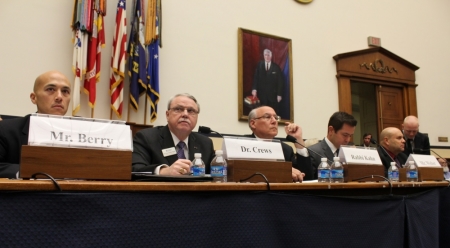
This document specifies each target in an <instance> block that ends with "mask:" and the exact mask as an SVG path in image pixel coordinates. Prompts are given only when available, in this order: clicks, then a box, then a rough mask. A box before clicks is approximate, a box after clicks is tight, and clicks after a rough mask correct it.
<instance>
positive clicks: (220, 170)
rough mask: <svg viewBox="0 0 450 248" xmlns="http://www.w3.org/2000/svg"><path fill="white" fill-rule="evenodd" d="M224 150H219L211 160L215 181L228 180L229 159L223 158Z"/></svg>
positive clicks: (212, 174)
mask: <svg viewBox="0 0 450 248" xmlns="http://www.w3.org/2000/svg"><path fill="white" fill-rule="evenodd" d="M222 155H223V151H222V150H217V151H216V156H215V157H214V158H213V160H212V161H211V177H212V178H213V182H226V181H227V161H225V159H224V158H223V156H222Z"/></svg>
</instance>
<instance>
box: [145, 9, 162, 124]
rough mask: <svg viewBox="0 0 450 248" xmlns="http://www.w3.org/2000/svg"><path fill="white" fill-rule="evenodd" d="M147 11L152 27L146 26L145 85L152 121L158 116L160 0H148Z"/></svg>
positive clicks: (149, 23) (148, 20) (148, 22)
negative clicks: (147, 55)
mask: <svg viewBox="0 0 450 248" xmlns="http://www.w3.org/2000/svg"><path fill="white" fill-rule="evenodd" d="M148 4H149V7H148V8H149V11H152V12H153V13H151V14H148V15H147V17H149V18H151V20H150V19H147V24H148V25H153V26H152V27H147V29H146V30H147V32H151V34H147V33H146V35H147V39H146V41H147V42H150V44H149V45H148V47H147V49H148V53H149V60H148V66H147V76H148V80H149V83H148V85H147V90H146V94H147V99H148V101H149V102H150V121H151V122H154V121H155V120H156V119H157V118H158V113H157V110H158V102H159V41H160V40H159V38H160V37H159V21H160V19H159V18H160V16H161V1H160V0H149V1H148Z"/></svg>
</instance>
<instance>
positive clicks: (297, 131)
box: [284, 122, 305, 149]
mask: <svg viewBox="0 0 450 248" xmlns="http://www.w3.org/2000/svg"><path fill="white" fill-rule="evenodd" d="M284 124H285V125H286V126H284V131H286V135H291V136H293V137H295V138H296V139H297V142H298V143H300V144H302V145H305V142H304V141H303V133H302V128H301V127H300V126H299V125H297V124H295V123H290V122H285V123H284ZM295 147H296V148H299V149H302V148H303V146H301V145H299V144H297V143H295Z"/></svg>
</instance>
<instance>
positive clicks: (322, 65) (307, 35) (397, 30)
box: [0, 0, 450, 146]
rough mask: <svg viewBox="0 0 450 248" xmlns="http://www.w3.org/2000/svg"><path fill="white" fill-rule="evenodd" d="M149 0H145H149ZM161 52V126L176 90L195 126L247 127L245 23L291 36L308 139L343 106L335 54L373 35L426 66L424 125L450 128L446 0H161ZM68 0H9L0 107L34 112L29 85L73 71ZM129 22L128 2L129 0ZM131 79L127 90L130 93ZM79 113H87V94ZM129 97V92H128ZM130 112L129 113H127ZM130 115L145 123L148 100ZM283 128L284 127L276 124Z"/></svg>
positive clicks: (1, 20)
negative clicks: (189, 103) (194, 103)
mask: <svg viewBox="0 0 450 248" xmlns="http://www.w3.org/2000/svg"><path fill="white" fill-rule="evenodd" d="M145 2H146V1H145ZM162 2H163V48H162V49H161V51H160V82H161V85H160V90H161V104H160V105H159V111H158V113H159V118H158V120H157V121H156V122H155V123H154V124H155V125H164V124H165V122H166V121H165V118H164V113H165V108H166V103H167V100H168V99H169V97H170V96H172V95H174V94H176V93H179V92H189V93H192V94H193V95H195V96H196V97H197V98H198V100H199V101H200V104H201V114H200V116H199V122H198V125H205V126H210V127H211V128H213V129H214V130H216V131H219V132H221V133H234V134H247V133H250V130H249V129H248V126H247V124H246V123H244V122H239V121H238V120H237V108H238V107H237V98H238V96H237V79H238V70H237V69H238V68H237V61H238V57H237V48H238V45H237V30H238V28H239V27H242V28H245V29H250V30H255V31H260V32H264V33H268V34H273V35H277V36H281V37H286V38H290V39H292V52H293V54H292V55H293V79H294V81H293V84H294V110H295V111H294V114H295V122H297V123H299V124H300V125H301V126H302V127H303V130H304V138H323V136H324V135H325V132H326V123H327V121H328V118H329V116H330V115H331V114H332V113H333V112H334V111H336V110H338V98H337V83H336V78H335V75H336V68H335V62H334V60H333V59H332V57H333V56H334V55H336V54H339V53H344V52H350V51H355V50H360V49H365V48H367V37H368V36H376V37H380V38H381V43H382V45H383V47H384V48H386V49H388V50H389V51H391V52H393V53H395V54H397V55H398V56H400V57H403V58H404V59H406V60H408V61H410V62H411V63H413V64H416V65H418V66H419V67H420V69H419V70H418V71H417V74H416V76H417V83H418V84H419V86H418V88H417V100H418V110H419V117H420V119H421V126H420V127H421V130H422V131H423V132H427V133H429V136H430V141H431V144H432V145H445V146H449V143H438V142H437V137H438V136H450V131H449V128H448V124H449V123H450V118H449V115H448V108H449V100H448V93H449V92H450V83H449V82H450V70H448V62H447V61H448V58H450V49H449V46H448V42H449V41H450V28H449V25H450V24H449V23H450V15H449V14H448V10H449V9H450V1H446V0H436V1H411V0H397V1H390V0H378V1H369V0H345V1H336V0H334V1H325V0H314V1H313V2H312V3H311V4H306V5H304V4H299V3H297V2H296V1H294V0H245V1H243V0H189V1H180V0H163V1H162ZM116 4H117V1H116V0H108V12H107V14H108V15H107V16H106V19H105V23H106V27H105V29H106V38H107V41H106V46H105V48H104V49H103V51H102V58H103V63H102V71H103V74H102V77H101V82H100V83H98V96H97V108H96V109H95V117H96V118H109V95H108V88H109V81H108V78H109V63H110V56H111V54H110V53H111V52H110V51H111V43H112V29H113V28H114V19H115V7H116ZM72 5H73V1H72V0H65V1H62V0H41V1H29V0H3V1H2V10H1V14H0V30H2V39H0V49H1V56H0V70H1V75H2V76H1V83H0V114H10V115H25V114H28V113H30V112H33V111H35V107H34V106H33V105H32V104H31V102H30V101H29V100H28V99H29V93H30V91H31V87H32V83H33V81H34V78H35V77H36V76H37V75H38V74H39V73H41V72H43V71H46V70H50V69H57V70H60V71H62V72H64V73H65V74H67V75H69V76H70V77H71V78H72V77H73V76H72V72H71V61H72V44H71V37H72V33H71V30H70V28H69V25H70V21H71V15H72ZM127 8H128V10H127V13H128V23H131V21H132V16H131V9H132V1H130V0H128V6H127ZM127 87H128V84H126V86H125V96H128V88H127ZM81 100H82V103H84V106H82V110H81V111H80V112H79V114H80V115H81V116H86V117H89V115H90V114H89V111H88V109H87V107H86V104H85V103H86V96H85V95H84V94H82V99H81ZM126 103H127V100H126ZM124 116H126V112H125V114H124ZM131 117H132V118H131V121H135V122H138V123H142V122H143V120H142V117H143V108H141V110H140V112H139V113H138V114H132V116H131ZM279 136H280V137H284V131H283V129H281V128H280V135H279Z"/></svg>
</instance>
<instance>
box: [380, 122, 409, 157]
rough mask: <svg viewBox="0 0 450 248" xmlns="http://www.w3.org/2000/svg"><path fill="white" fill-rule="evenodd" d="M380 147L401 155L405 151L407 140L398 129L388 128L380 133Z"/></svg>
mask: <svg viewBox="0 0 450 248" xmlns="http://www.w3.org/2000/svg"><path fill="white" fill-rule="evenodd" d="M380 145H381V146H382V147H384V149H386V150H388V151H390V152H392V153H393V154H394V155H397V154H399V153H401V152H402V151H403V150H404V149H405V139H403V133H402V131H400V129H398V128H396V127H387V128H385V129H383V131H381V133H380Z"/></svg>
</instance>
